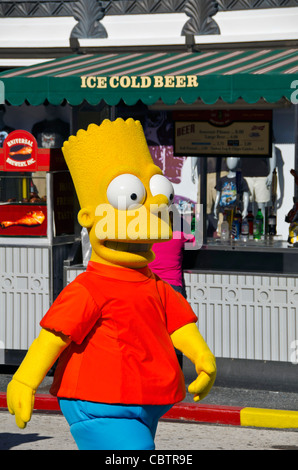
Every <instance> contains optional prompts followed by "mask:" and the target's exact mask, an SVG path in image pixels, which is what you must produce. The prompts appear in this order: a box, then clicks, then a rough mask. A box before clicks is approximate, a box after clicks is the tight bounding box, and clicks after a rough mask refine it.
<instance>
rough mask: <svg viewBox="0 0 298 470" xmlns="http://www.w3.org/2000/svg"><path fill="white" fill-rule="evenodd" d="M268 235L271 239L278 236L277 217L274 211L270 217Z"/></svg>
mask: <svg viewBox="0 0 298 470" xmlns="http://www.w3.org/2000/svg"><path fill="white" fill-rule="evenodd" d="M268 235H269V236H271V237H273V236H274V235H276V215H275V214H274V212H273V211H271V212H270V214H269V216H268Z"/></svg>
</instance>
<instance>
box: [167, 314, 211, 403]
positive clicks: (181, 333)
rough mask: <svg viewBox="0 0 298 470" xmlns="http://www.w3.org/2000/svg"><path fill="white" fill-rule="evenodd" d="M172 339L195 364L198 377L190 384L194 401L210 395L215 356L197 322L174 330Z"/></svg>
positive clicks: (189, 388) (189, 389)
mask: <svg viewBox="0 0 298 470" xmlns="http://www.w3.org/2000/svg"><path fill="white" fill-rule="evenodd" d="M171 339H172V342H173V344H174V346H175V348H177V349H179V351H181V352H182V353H183V354H185V356H186V357H188V358H189V359H190V360H191V361H192V362H193V363H194V365H195V368H196V372H197V374H198V377H197V378H196V380H194V381H193V382H192V383H191V384H190V385H189V387H188V391H189V393H191V394H193V395H194V401H199V400H201V399H202V398H204V397H205V396H206V395H208V393H209V392H210V390H211V387H212V385H213V383H214V381H215V377H216V362H215V357H214V355H213V354H212V352H211V351H210V349H209V348H208V346H207V344H206V342H205V340H204V338H203V337H202V335H201V333H200V332H199V330H198V328H197V326H196V324H195V323H189V324H187V325H185V326H183V327H182V328H179V330H176V331H174V333H173V334H172V335H171Z"/></svg>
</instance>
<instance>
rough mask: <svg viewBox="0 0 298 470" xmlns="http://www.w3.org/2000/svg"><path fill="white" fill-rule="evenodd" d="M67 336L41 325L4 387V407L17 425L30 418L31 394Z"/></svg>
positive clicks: (64, 343)
mask: <svg viewBox="0 0 298 470" xmlns="http://www.w3.org/2000/svg"><path fill="white" fill-rule="evenodd" d="M69 343H70V339H69V338H68V337H66V336H64V335H62V334H56V333H54V332H51V331H48V330H45V329H42V330H41V332H40V334H39V336H38V337H37V338H36V339H35V340H34V341H33V343H32V345H31V346H30V348H29V350H28V352H27V354H26V356H25V358H24V360H23V362H22V363H21V365H20V367H19V368H18V370H17V371H16V373H15V374H14V376H13V378H12V380H11V382H10V383H9V384H8V387H7V407H8V410H9V412H10V413H11V414H13V415H15V418H16V423H17V425H18V426H19V428H22V429H23V428H25V427H26V424H27V422H28V421H30V419H31V415H32V411H33V405H34V396H35V392H36V390H37V388H38V387H39V385H40V384H41V382H42V381H43V379H44V377H45V376H46V374H47V372H48V371H49V369H50V368H51V367H52V365H53V364H54V363H55V361H56V360H57V359H58V357H59V355H60V354H61V352H62V351H63V350H64V349H65V348H66V347H67V346H68V344H69Z"/></svg>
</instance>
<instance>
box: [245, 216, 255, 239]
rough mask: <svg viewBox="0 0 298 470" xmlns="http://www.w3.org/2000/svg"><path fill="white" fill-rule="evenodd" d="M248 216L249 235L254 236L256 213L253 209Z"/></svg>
mask: <svg viewBox="0 0 298 470" xmlns="http://www.w3.org/2000/svg"><path fill="white" fill-rule="evenodd" d="M246 218H247V222H248V232H249V235H250V236H251V237H252V236H253V234H254V215H253V213H252V211H248V214H247V216H246Z"/></svg>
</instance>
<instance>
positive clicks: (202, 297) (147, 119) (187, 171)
mask: <svg viewBox="0 0 298 470" xmlns="http://www.w3.org/2000/svg"><path fill="white" fill-rule="evenodd" d="M232 59H233V60H232ZM0 81H1V82H3V84H4V87H5V103H6V105H7V107H8V108H10V112H11V113H12V109H13V108H14V107H20V106H24V103H25V102H26V103H27V106H28V105H30V106H31V107H34V106H41V105H43V104H44V103H50V104H51V105H53V106H56V107H60V106H63V105H64V104H65V103H67V104H68V105H69V106H70V107H71V122H70V132H71V133H75V132H76V131H77V130H78V129H79V128H86V127H87V125H88V124H89V123H90V122H95V123H97V124H100V123H101V121H102V120H103V119H104V118H106V117H108V118H110V119H115V118H117V117H123V118H128V117H133V118H135V119H140V120H141V122H142V124H143V126H144V131H145V134H146V137H147V140H148V145H149V148H150V151H151V154H152V156H153V158H154V160H155V161H156V163H157V164H159V166H160V167H161V168H162V169H163V170H164V173H165V175H166V176H168V177H169V178H170V179H171V181H172V182H173V184H174V188H175V193H176V198H177V199H176V202H177V204H178V205H179V206H180V207H181V210H182V211H183V210H184V208H185V207H186V208H187V211H191V212H192V213H193V215H194V216H195V218H196V220H197V221H200V222H201V227H202V233H201V234H200V235H201V237H202V238H201V239H202V243H201V244H200V248H199V249H197V250H185V259H184V273H185V283H186V290H187V298H188V301H189V302H190V304H191V306H192V307H193V309H194V311H195V313H196V314H197V315H198V319H199V320H198V323H199V327H200V331H201V332H202V334H203V336H204V337H205V339H206V340H207V342H208V344H209V346H210V348H211V349H212V351H213V352H214V354H215V355H216V357H217V358H218V359H219V360H221V359H232V360H234V361H238V360H240V362H241V360H247V361H248V362H249V361H253V363H254V364H256V363H257V362H258V361H259V363H260V364H261V366H262V367H263V365H264V364H265V363H266V364H267V363H271V364H275V363H278V364H280V363H283V364H284V365H285V366H289V367H291V366H292V365H293V364H295V363H296V362H297V360H296V349H295V348H296V339H297V338H298V316H297V305H298V248H297V246H296V245H297V244H296V243H295V240H292V241H291V240H290V241H289V223H288V222H286V217H287V214H288V213H289V211H290V210H291V209H292V207H293V198H294V203H296V201H297V199H296V198H297V196H298V192H297V185H296V184H295V178H294V177H293V175H292V174H291V173H290V170H291V169H294V170H295V169H296V168H297V150H296V149H297V102H298V95H297V88H298V49H293V48H292V49H289V48H286V47H283V48H281V47H280V48H274V47H266V49H265V48H262V47H260V48H257V49H251V48H242V49H235V48H234V49H233V51H232V52H231V50H228V49H224V48H219V49H211V48H209V49H206V50H202V51H197V52H183V53H181V52H162V51H159V52H142V51H141V52H139V51H138V52H113V53H110V52H108V51H107V52H103V53H100V54H99V53H92V54H84V53H82V54H73V55H70V56H67V57H61V58H58V59H55V60H52V61H48V62H46V63H45V64H38V65H33V66H30V67H26V68H19V69H16V70H9V71H7V72H2V73H1V74H0ZM229 157H235V158H237V159H239V163H240V166H239V168H238V169H237V172H236V173H237V175H238V174H241V172H242V173H243V176H244V169H243V168H244V167H243V166H242V167H241V161H242V163H243V159H244V158H250V169H253V170H254V169H257V168H258V165H260V162H261V160H262V159H268V162H269V167H270V162H271V163H272V161H273V159H274V163H275V165H274V168H273V167H272V168H271V167H270V172H269V173H268V175H269V176H270V178H269V179H271V181H270V185H269V186H270V197H269V199H267V202H266V204H265V206H264V207H263V209H264V213H263V214H264V219H263V233H262V234H261V237H260V238H258V239H257V238H254V235H253V233H249V234H248V236H247V237H246V238H243V237H241V236H240V237H239V239H237V238H235V237H229V238H228V239H226V240H223V238H222V237H221V235H220V232H219V231H218V227H217V224H218V220H217V219H215V220H214V217H213V216H214V204H215V200H216V194H215V195H213V196H212V194H210V195H209V193H210V192H211V193H212V192H213V190H214V189H215V186H216V185H217V183H218V180H219V179H220V178H222V177H224V176H227V174H228V173H229V168H228V167H227V159H228V158H229ZM48 158H49V160H48V161H49V167H48V168H47V169H44V170H43V171H44V177H45V178H46V181H47V202H46V206H42V205H40V204H39V206H38V207H39V209H40V207H44V209H46V210H47V233H43V234H42V235H39V236H38V237H36V236H34V235H32V233H33V231H34V229H33V228H26V229H27V230H30V232H28V233H30V235H29V236H28V237H25V238H24V237H23V235H24V234H25V232H24V234H23V235H19V236H18V237H16V236H15V235H13V238H9V237H7V236H5V234H4V232H5V230H7V229H4V228H3V229H1V228H0V230H1V239H0V246H1V250H3V251H4V252H6V251H7V250H10V251H11V252H13V251H14V252H15V253H16V255H15V258H16V260H18V261H16V262H15V263H18V264H19V270H20V271H19V273H18V274H17V275H16V274H13V276H12V277H11V278H10V280H8V277H7V281H5V282H7V286H12V285H21V284H20V283H23V284H22V285H28V289H29V290H30V293H31V294H32V293H33V294H34V289H36V294H35V296H36V297H35V299H36V300H34V301H36V302H37V299H38V302H44V304H43V306H42V308H41V309H40V310H39V315H42V314H44V312H45V310H46V308H45V307H46V305H48V304H49V302H50V301H51V299H53V297H54V294H53V290H51V289H53V284H54V278H55V275H54V272H55V270H54V269H53V260H54V259H55V258H56V255H58V256H59V258H60V259H61V258H63V259H64V284H67V283H68V282H70V281H71V280H72V279H74V278H75V277H76V275H77V274H78V273H80V272H82V270H84V269H85V267H84V264H83V263H82V255H81V254H80V253H79V255H78V251H76V250H74V246H77V240H76V245H73V250H72V251H71V252H67V250H68V249H69V244H68V243H69V242H70V239H71V234H65V233H64V232H63V233H59V234H57V233H54V232H53V230H54V225H53V224H52V222H53V216H54V215H55V213H56V212H55V210H54V209H53V207H54V206H53V204H54V200H55V191H51V190H50V189H49V188H50V187H53V178H54V174H55V171H54V170H53V172H52V171H51V164H50V163H51V158H52V155H51V152H50V153H49V155H48ZM269 167H268V168H269ZM241 168H242V170H241ZM271 173H273V175H272V178H271ZM211 174H213V177H214V178H215V179H213V180H212V179H209V178H211ZM63 175H64V173H63ZM268 175H267V176H268ZM33 176H34V172H32V178H33ZM256 177H257V178H258V177H259V173H256ZM19 178H20V187H22V188H23V189H24V188H25V186H26V184H27V182H26V184H25V183H24V176H23V174H22V175H21V176H20V177H19ZM30 178H31V176H30ZM33 179H34V178H33ZM27 187H28V184H27V186H26V188H27ZM257 202H258V201H257V200H253V197H252V194H250V201H249V207H248V209H249V210H250V211H251V212H252V213H253V216H254V218H256V214H257V210H258V208H256V207H255V205H257ZM238 203H239V206H241V204H243V200H241V198H240V199H239V201H238V200H237V204H238ZM9 204H14V203H9ZM26 204H28V203H27V202H26ZM29 204H30V203H29ZM34 204H35V203H34ZM1 207H2V206H1ZM240 209H241V207H240ZM26 210H27V206H26ZM30 210H31V206H30ZM241 210H242V209H241ZM269 215H272V216H275V219H274V220H276V230H275V231H274V232H273V233H269V231H268V223H269ZM18 216H19V215H18ZM5 217H6V218H7V214H6V215H5ZM1 218H2V217H1ZM44 227H45V226H44ZM230 228H231V227H230ZM10 230H17V227H15V229H13V228H11V229H10ZM24 230H25V229H24ZM5 233H6V232H5ZM7 233H8V232H7ZM13 233H14V232H13ZM34 233H35V232H34ZM292 238H293V237H292ZM66 240H67V242H66ZM21 250H23V252H22V253H24V254H22V253H21ZM80 250H81V247H79V251H80ZM29 253H30V256H28V254H29ZM22 256H23V257H24V259H26V260H27V262H28V263H30V266H33V265H34V263H35V265H36V264H38V263H39V266H41V264H42V263H44V264H43V266H47V272H46V274H45V273H44V271H43V270H41V271H38V276H37V275H36V271H34V276H33V277H32V276H31V277H30V274H26V275H25V274H24V273H25V271H26V270H27V267H26V268H25V267H23V264H22V263H23V261H21V260H22V259H23V258H22ZM7 259H8V258H7ZM9 259H10V261H9V262H10V263H11V259H12V258H11V257H10V258H9ZM33 260H34V261H33ZM3 269H4V272H3V274H2V276H3V278H4V277H5V276H6V275H7V273H10V272H11V269H12V267H11V266H4V267H3ZM21 270H23V271H21ZM28 272H29V273H30V269H28ZM5 273H6V274H5ZM28 276H29V277H28ZM3 282H4V281H3ZM18 283H19V284H18ZM45 285H47V287H46V288H45V291H44V296H43V294H41V286H45ZM8 290H9V289H7V292H5V290H4V297H6V298H7V299H8V297H9V295H12V294H11V290H10V291H9V292H8ZM2 295H3V294H2ZM24 295H25V296H27V297H26V298H29V297H28V295H29V293H28V291H25V290H24ZM6 301H7V300H6ZM13 301H14V302H15V303H16V302H17V301H18V302H19V303H20V302H21V300H20V298H18V300H17V298H16V297H13ZM3 302H4V300H3ZM29 311H30V315H33V314H34V313H33V311H32V310H30V308H29V307H28V315H29ZM14 315H20V313H16V309H15V308H14ZM22 315H26V313H24V308H22ZM9 318H11V317H9ZM1 321H2V324H3V322H4V320H3V319H2V320H1ZM5 321H8V320H5ZM9 321H11V320H9ZM36 324H37V322H36ZM0 331H1V332H2V331H3V330H2V327H1V330H0ZM14 335H15V337H16V336H17V335H19V336H21V335H20V333H18V332H17V331H15V332H14ZM31 338H32V334H31V333H30V335H29V333H28V334H27V338H26V340H22V341H23V342H22V343H20V347H19V348H20V349H26V348H27V346H28V344H29V343H30V342H31ZM0 339H1V338H0ZM2 341H3V342H4V341H5V348H13V347H14V346H13V344H15V343H14V341H16V340H15V339H14V338H13V337H12V338H11V340H9V341H11V342H10V343H9V342H8V339H7V338H6V339H5V340H4V339H3V340H2ZM293 370H294V369H293ZM262 373H263V370H262Z"/></svg>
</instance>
